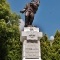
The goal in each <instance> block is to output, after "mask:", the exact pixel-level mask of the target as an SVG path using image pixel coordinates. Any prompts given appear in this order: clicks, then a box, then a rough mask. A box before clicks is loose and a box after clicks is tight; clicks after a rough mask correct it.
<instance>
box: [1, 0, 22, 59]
mask: <svg viewBox="0 0 60 60" xmlns="http://www.w3.org/2000/svg"><path fill="white" fill-rule="evenodd" d="M19 18H20V17H19V15H17V14H16V13H11V11H10V7H9V4H8V3H7V2H6V0H0V60H20V59H21V57H22V56H21V55H22V53H21V51H22V44H21V43H20V33H19V26H18V19H19Z"/></svg>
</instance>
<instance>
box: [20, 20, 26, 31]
mask: <svg viewBox="0 0 60 60" xmlns="http://www.w3.org/2000/svg"><path fill="white" fill-rule="evenodd" d="M24 25H25V22H24V21H23V20H22V19H19V29H20V31H22V30H23V28H24Z"/></svg>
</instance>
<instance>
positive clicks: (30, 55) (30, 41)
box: [20, 26, 43, 60]
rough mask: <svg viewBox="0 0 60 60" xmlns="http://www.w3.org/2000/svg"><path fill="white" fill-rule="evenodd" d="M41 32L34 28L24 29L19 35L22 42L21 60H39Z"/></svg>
mask: <svg viewBox="0 0 60 60" xmlns="http://www.w3.org/2000/svg"><path fill="white" fill-rule="evenodd" d="M42 36H43V35H42V32H39V28H36V27H32V26H30V27H24V31H22V33H21V39H20V40H21V42H23V51H22V53H23V54H22V60H41V49H40V38H41V37H42Z"/></svg>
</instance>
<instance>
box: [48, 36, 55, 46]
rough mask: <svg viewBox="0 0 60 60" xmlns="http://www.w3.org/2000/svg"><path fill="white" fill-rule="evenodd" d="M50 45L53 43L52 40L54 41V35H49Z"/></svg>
mask: <svg viewBox="0 0 60 60" xmlns="http://www.w3.org/2000/svg"><path fill="white" fill-rule="evenodd" d="M49 40H50V46H52V43H53V41H54V36H50V39H49Z"/></svg>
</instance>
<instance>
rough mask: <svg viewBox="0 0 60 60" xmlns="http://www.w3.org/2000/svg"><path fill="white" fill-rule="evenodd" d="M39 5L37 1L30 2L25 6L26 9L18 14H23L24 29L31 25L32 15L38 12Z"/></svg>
mask: <svg viewBox="0 0 60 60" xmlns="http://www.w3.org/2000/svg"><path fill="white" fill-rule="evenodd" d="M39 3H40V1H39V0H32V1H31V2H30V3H28V4H26V7H25V8H24V9H23V10H22V11H20V13H24V12H25V27H27V26H28V25H32V22H33V19H34V14H35V13H36V11H37V10H38V6H39Z"/></svg>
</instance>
